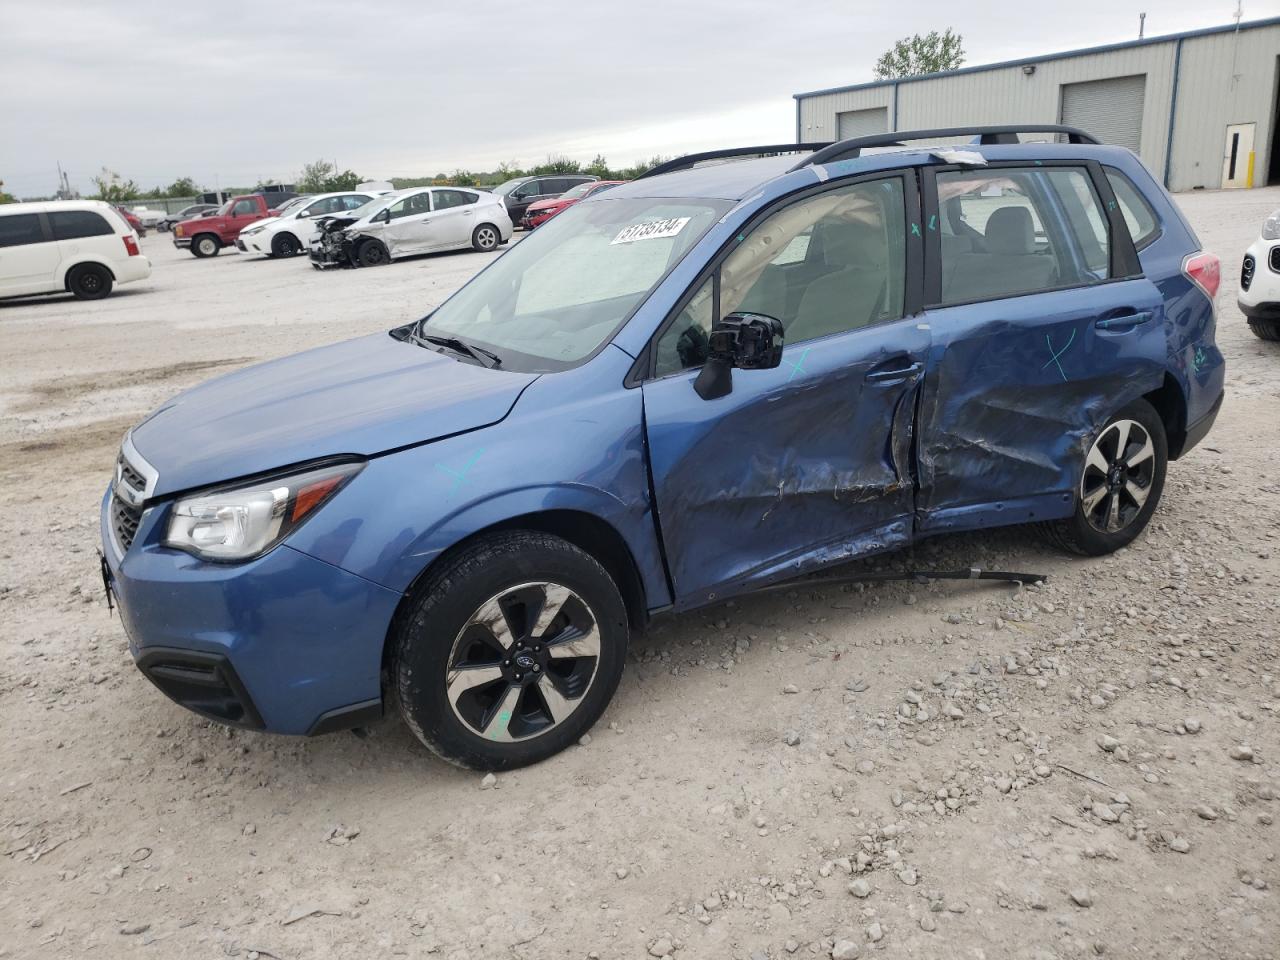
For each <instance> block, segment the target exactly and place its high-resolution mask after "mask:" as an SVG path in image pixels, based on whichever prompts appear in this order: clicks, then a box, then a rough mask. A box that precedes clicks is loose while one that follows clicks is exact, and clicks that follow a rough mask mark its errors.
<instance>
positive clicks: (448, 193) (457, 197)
mask: <svg viewBox="0 0 1280 960" xmlns="http://www.w3.org/2000/svg"><path fill="white" fill-rule="evenodd" d="M435 195H436V199H435V204H436V209H437V210H448V209H449V208H450V207H465V206H466V205H467V204H469V203H475V202H476V195H475V194H474V193H467V192H466V191H464V190H437V191H435Z"/></svg>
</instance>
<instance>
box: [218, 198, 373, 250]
mask: <svg viewBox="0 0 1280 960" xmlns="http://www.w3.org/2000/svg"><path fill="white" fill-rule="evenodd" d="M380 192H381V191H375V190H371V191H368V192H363V193H362V192H359V191H346V192H343V193H322V194H320V195H319V196H315V197H310V198H307V199H305V200H303V199H301V198H299V199H298V200H296V201H294V202H293V203H291V204H289V205H288V209H287V210H282V211H281V212H280V214H279V215H278V216H275V217H269V218H267V219H266V220H259V221H258V222H257V223H252V224H250V225H249V226H247V227H245V228H244V229H243V230H241V231H240V236H238V237H237V238H236V246H237V247H239V248H240V250H241V251H243V252H244V253H261V254H265V255H266V256H268V257H296V256H297V255H298V254H300V253H304V252H306V250H307V248H308V247H309V246H311V241H312V240H313V239H315V238H316V237H317V236H318V233H317V231H316V227H315V224H316V221H317V220H318V219H319V218H320V217H326V216H332V215H335V214H343V213H346V212H347V211H348V210H355V209H356V208H357V207H362V206H364V205H365V204H366V203H368V202H369V201H370V200H372V199H373V198H374V197H375V196H377V195H378V194H379V193H380Z"/></svg>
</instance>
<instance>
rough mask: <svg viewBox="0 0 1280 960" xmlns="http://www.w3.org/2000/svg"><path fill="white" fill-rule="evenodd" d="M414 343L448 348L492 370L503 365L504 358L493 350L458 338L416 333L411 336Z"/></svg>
mask: <svg viewBox="0 0 1280 960" xmlns="http://www.w3.org/2000/svg"><path fill="white" fill-rule="evenodd" d="M411 336H412V337H413V339H414V341H415V342H417V343H419V344H421V343H434V344H436V345H438V346H441V347H448V348H449V349H450V350H452V351H453V352H454V353H465V354H466V355H467V356H469V357H471V359H473V360H475V361H476V363H478V364H480V366H482V367H486V368H488V369H490V370H492V369H493V368H494V367H497V366H500V365H501V364H502V358H501V357H500V356H498V355H497V354H496V353H494V352H493V351H492V350H486V349H485V348H484V347H477V346H476V345H475V344H473V343H467V342H466V341H465V340H459V339H458V338H457V337H438V336H435V335H434V334H424V333H414V334H411Z"/></svg>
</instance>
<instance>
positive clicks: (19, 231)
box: [0, 213, 44, 247]
mask: <svg viewBox="0 0 1280 960" xmlns="http://www.w3.org/2000/svg"><path fill="white" fill-rule="evenodd" d="M28 243H44V231H43V230H41V229H40V218H39V217H38V216H37V215H36V214H34V213H11V214H9V215H8V216H3V215H0V247H20V246H24V245H25V244H28Z"/></svg>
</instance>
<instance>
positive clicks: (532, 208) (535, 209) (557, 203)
mask: <svg viewBox="0 0 1280 960" xmlns="http://www.w3.org/2000/svg"><path fill="white" fill-rule="evenodd" d="M576 199H577V198H576V197H575V198H574V199H573V200H564V199H562V198H560V197H552V198H550V199H549V200H538V201H537V202H535V203H531V204H529V209H528V210H527V211H526V212H527V213H540V212H542V211H544V210H557V209H559V208H560V207H567V206H569V204H571V203H573V202H574V200H576Z"/></svg>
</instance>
